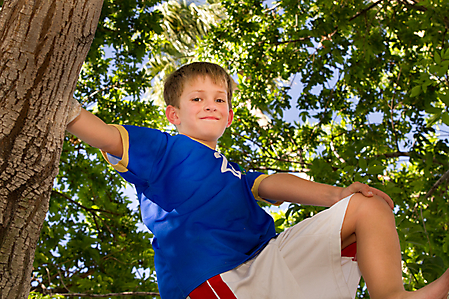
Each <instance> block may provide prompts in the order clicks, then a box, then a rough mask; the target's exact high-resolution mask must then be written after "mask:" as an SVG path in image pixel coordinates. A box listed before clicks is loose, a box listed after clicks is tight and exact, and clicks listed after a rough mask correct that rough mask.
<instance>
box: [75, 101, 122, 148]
mask: <svg viewBox="0 0 449 299" xmlns="http://www.w3.org/2000/svg"><path fill="white" fill-rule="evenodd" d="M67 131H69V132H70V133H72V134H73V135H75V136H77V137H78V138H79V139H81V140H83V141H84V142H86V143H88V144H89V145H91V146H93V147H96V148H99V149H101V150H103V151H105V152H108V153H110V154H112V155H114V156H117V157H121V156H122V154H123V146H122V138H121V137H120V133H119V131H118V129H116V128H115V127H113V126H109V125H107V124H106V123H104V122H103V121H102V120H101V119H100V118H98V117H96V116H95V115H93V114H92V113H90V112H88V111H86V110H84V109H81V112H80V114H79V115H78V116H77V117H76V118H75V119H74V120H72V121H71V122H70V123H69V124H68V125H67Z"/></svg>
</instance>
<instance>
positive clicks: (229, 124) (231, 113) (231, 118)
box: [226, 109, 234, 128]
mask: <svg viewBox="0 0 449 299" xmlns="http://www.w3.org/2000/svg"><path fill="white" fill-rule="evenodd" d="M233 120H234V111H233V110H232V109H229V115H228V125H227V126H226V128H229V127H230V126H231V124H232V121H233Z"/></svg>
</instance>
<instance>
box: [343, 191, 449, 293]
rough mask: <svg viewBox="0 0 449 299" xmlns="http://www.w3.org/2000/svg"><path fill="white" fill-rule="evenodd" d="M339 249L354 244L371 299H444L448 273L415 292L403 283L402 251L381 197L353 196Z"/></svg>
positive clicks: (387, 209)
mask: <svg viewBox="0 0 449 299" xmlns="http://www.w3.org/2000/svg"><path fill="white" fill-rule="evenodd" d="M341 240H342V248H344V247H346V246H347V245H349V244H351V243H353V242H354V241H357V261H358V263H359V267H360V271H361V272H362V276H363V277H364V279H365V282H366V284H367V287H368V291H369V292H370V296H371V298H373V299H377V298H381V299H387V298H416V299H419V298H423V299H424V298H426V299H443V298H444V299H446V297H447V294H448V292H449V271H446V272H445V273H444V274H443V276H441V277H440V278H439V279H438V280H436V281H435V282H433V283H431V284H429V285H427V286H426V287H424V288H422V289H420V290H419V291H416V292H406V291H405V290H404V287H403V282H402V267H401V248H400V245H399V239H398V235H397V232H396V225H395V220H394V214H393V212H392V211H391V209H390V207H389V206H388V205H387V203H386V202H385V201H384V200H383V199H381V198H380V197H371V198H368V197H365V196H363V195H362V194H360V193H357V194H355V195H354V196H352V198H351V200H350V202H349V205H348V209H347V212H346V216H345V219H344V221H343V226H342V230H341Z"/></svg>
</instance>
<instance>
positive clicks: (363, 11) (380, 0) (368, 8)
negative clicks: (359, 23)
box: [349, 0, 383, 21]
mask: <svg viewBox="0 0 449 299" xmlns="http://www.w3.org/2000/svg"><path fill="white" fill-rule="evenodd" d="M381 2H383V0H379V1H377V2H374V3H373V4H371V5H370V6H368V7H367V8H365V9H363V10H361V11H359V12H358V13H356V14H355V15H353V16H352V18H350V19H349V21H353V20H354V19H356V18H358V17H359V16H361V15H363V14H364V13H366V12H367V11H368V10H370V9H372V8H373V7H376V6H377V4H379V3H381Z"/></svg>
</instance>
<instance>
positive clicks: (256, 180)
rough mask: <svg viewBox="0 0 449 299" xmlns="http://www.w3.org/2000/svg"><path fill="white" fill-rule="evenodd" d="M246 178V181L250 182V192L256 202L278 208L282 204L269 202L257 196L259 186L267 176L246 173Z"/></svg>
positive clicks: (273, 201) (257, 173) (280, 202)
mask: <svg viewBox="0 0 449 299" xmlns="http://www.w3.org/2000/svg"><path fill="white" fill-rule="evenodd" d="M247 176H248V179H249V180H251V181H252V187H251V192H252V193H253V196H254V198H255V199H256V200H258V201H263V202H266V203H268V204H271V205H275V206H280V205H281V204H282V203H283V202H282V201H275V200H269V199H265V198H262V197H260V196H259V185H260V183H261V182H262V181H263V180H264V179H266V178H267V177H269V175H267V174H261V173H259V172H248V173H247Z"/></svg>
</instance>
